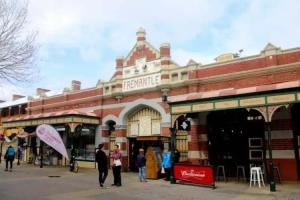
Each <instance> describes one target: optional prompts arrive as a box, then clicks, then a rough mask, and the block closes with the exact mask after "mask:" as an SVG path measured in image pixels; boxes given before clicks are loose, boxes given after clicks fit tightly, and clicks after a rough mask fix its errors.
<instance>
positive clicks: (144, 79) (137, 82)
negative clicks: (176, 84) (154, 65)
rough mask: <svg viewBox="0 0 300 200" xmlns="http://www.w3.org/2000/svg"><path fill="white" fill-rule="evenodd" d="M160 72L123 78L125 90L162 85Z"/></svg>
mask: <svg viewBox="0 0 300 200" xmlns="http://www.w3.org/2000/svg"><path fill="white" fill-rule="evenodd" d="M160 82H161V78H160V73H156V74H150V75H147V76H140V77H135V78H131V79H126V80H123V92H128V91H133V90H140V89H145V88H152V87H156V86H158V85H160Z"/></svg>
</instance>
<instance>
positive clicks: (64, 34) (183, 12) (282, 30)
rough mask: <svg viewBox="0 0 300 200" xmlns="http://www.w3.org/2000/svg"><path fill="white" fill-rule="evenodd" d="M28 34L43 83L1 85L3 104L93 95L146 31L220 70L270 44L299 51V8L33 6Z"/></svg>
mask: <svg viewBox="0 0 300 200" xmlns="http://www.w3.org/2000/svg"><path fill="white" fill-rule="evenodd" d="M28 1H29V8H28V15H29V16H28V27H27V28H28V29H29V30H36V31H38V38H37V39H38V43H39V45H40V51H39V55H38V63H37V67H38V69H39V76H38V78H37V79H36V81H35V82H33V83H32V84H30V85H9V84H8V83H4V82H1V81H0V87H1V88H0V99H5V100H9V99H11V95H12V94H13V93H17V94H24V95H34V94H35V89H36V88H37V87H41V88H46V89H50V90H62V89H63V88H64V87H70V84H71V81H72V80H79V81H81V82H82V87H83V88H87V87H94V86H95V85H96V83H97V81H98V80H99V79H102V80H109V79H110V77H111V76H112V74H113V73H114V70H115V58H116V57H117V56H126V55H127V54H128V53H129V51H130V50H131V48H132V47H133V45H134V44H135V40H136V37H135V33H136V31H137V29H138V28H139V27H143V28H145V30H146V33H147V35H146V38H147V41H149V42H150V43H152V44H153V45H154V47H156V48H159V46H160V44H161V43H163V42H169V43H170V44H171V56H172V59H173V60H174V61H176V62H177V63H179V64H181V65H185V64H186V63H187V62H188V60H189V59H191V58H192V59H194V60H195V61H197V62H201V63H202V64H207V63H212V62H214V60H213V59H214V58H215V57H216V56H218V55H220V54H222V53H226V52H233V53H236V52H237V51H238V50H239V49H243V50H244V52H243V53H242V56H248V55H253V54H258V53H260V51H261V50H262V49H263V48H264V47H265V45H266V44H267V43H268V42H271V43H273V44H274V45H276V46H279V47H281V48H283V49H286V48H294V47H300V21H299V19H300V12H299V9H300V1H299V0H235V1H234V0H188V1H187V0H148V1H146V0H113V1H107V0H84V1H83V0H28Z"/></svg>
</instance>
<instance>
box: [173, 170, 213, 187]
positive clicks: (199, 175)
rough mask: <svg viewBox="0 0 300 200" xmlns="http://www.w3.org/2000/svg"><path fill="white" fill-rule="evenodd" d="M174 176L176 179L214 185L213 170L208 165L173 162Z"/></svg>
mask: <svg viewBox="0 0 300 200" xmlns="http://www.w3.org/2000/svg"><path fill="white" fill-rule="evenodd" d="M174 176H175V179H176V180H182V181H186V182H191V183H196V184H202V185H209V186H213V187H214V186H215V181H214V170H213V168H212V167H210V166H200V165H189V164H175V165H174Z"/></svg>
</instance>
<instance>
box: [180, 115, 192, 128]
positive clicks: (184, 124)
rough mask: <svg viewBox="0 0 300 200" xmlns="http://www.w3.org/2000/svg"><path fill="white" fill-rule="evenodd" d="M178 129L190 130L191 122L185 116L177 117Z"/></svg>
mask: <svg viewBox="0 0 300 200" xmlns="http://www.w3.org/2000/svg"><path fill="white" fill-rule="evenodd" d="M178 130H181V131H190V130H191V122H190V121H189V120H187V119H186V118H182V119H178Z"/></svg>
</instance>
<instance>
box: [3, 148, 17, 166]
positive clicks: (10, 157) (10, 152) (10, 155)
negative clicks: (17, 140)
mask: <svg viewBox="0 0 300 200" xmlns="http://www.w3.org/2000/svg"><path fill="white" fill-rule="evenodd" d="M4 158H5V160H6V168H5V171H8V162H9V164H10V169H9V171H12V168H13V161H14V159H15V149H14V148H13V147H12V146H11V145H10V146H9V147H8V148H7V150H6V153H5V155H4Z"/></svg>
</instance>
